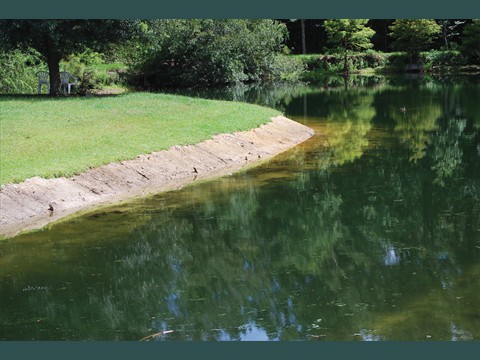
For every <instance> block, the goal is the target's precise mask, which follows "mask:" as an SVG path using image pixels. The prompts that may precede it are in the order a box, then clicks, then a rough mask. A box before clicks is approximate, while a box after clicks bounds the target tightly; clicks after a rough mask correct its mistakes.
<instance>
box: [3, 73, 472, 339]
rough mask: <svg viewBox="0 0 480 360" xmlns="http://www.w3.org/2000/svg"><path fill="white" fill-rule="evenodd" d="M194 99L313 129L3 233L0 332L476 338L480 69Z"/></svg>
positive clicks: (35, 335) (30, 335)
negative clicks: (250, 157) (260, 110)
mask: <svg viewBox="0 0 480 360" xmlns="http://www.w3.org/2000/svg"><path fill="white" fill-rule="evenodd" d="M197 95H201V96H207V97H213V98H226V99H235V100H240V101H250V102H257V103H261V104H265V105H268V106H272V107H276V108H278V109H280V110H282V111H283V112H284V113H285V114H286V116H287V117H290V118H292V119H294V120H297V121H299V122H301V123H304V124H306V125H308V126H310V127H311V128H313V129H315V131H316V135H315V136H314V137H312V138H311V139H309V140H308V141H306V142H305V143H303V144H301V145H299V146H297V147H295V148H293V149H291V150H289V151H287V152H285V153H282V154H281V155H279V156H277V157H275V158H274V159H273V160H271V161H269V162H266V163H264V164H262V165H261V166H258V167H255V168H252V169H250V170H248V171H243V172H241V173H238V174H234V175H231V176H227V177H224V178H220V179H216V180H212V181H208V182H203V183H198V184H195V185H192V186H189V187H186V188H184V189H183V190H180V191H174V192H168V193H164V194H158V195H155V196H152V197H149V198H145V199H137V200H134V201H130V202H128V203H125V204H121V205H116V206H111V207H109V208H107V209H101V210H98V211H96V212H94V213H90V214H87V215H84V216H81V217H76V218H73V219H70V220H68V221H63V222H60V223H58V224H55V225H53V226H49V227H48V228H46V229H44V230H42V231H37V232H33V233H30V234H25V235H20V236H17V237H15V238H12V239H9V240H6V241H3V242H1V243H0V339H1V340H140V339H144V338H147V339H152V340H158V341H171V340H177V341H178V340H181V341H188V340H213V341H229V340H264V341H267V340H280V341H286V340H309V341H336V340H348V341H369V340H425V341H428V340H445V341H456V340H467V341H468V340H479V339H480V281H479V279H480V81H479V79H478V78H474V77H470V78H467V77H458V78H444V79H435V80H432V79H427V78H418V79H416V78H404V77H402V78H376V77H370V78H365V79H364V78H352V79H350V80H349V81H348V82H346V83H345V84H340V86H339V87H326V86H323V85H322V86H305V85H302V86H301V85H275V86H270V87H255V86H253V87H244V88H232V89H226V90H225V89H223V90H222V91H220V90H218V91H210V92H209V93H203V94H200V92H197Z"/></svg>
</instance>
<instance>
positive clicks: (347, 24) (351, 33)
mask: <svg viewBox="0 0 480 360" xmlns="http://www.w3.org/2000/svg"><path fill="white" fill-rule="evenodd" d="M367 22H368V20H367V19H337V20H326V21H325V24H324V26H325V31H326V32H327V34H328V37H329V42H330V43H332V44H334V45H337V46H338V47H339V48H340V49H341V51H342V53H343V55H344V67H343V71H344V72H348V61H347V53H348V51H349V50H357V51H358V50H366V49H371V48H372V47H373V44H372V43H371V41H370V39H371V38H372V36H373V35H374V34H375V31H373V30H372V29H371V28H369V27H368V26H366V24H367Z"/></svg>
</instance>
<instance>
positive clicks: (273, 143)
mask: <svg viewBox="0 0 480 360" xmlns="http://www.w3.org/2000/svg"><path fill="white" fill-rule="evenodd" d="M312 135H313V130H312V129H310V128H308V127H306V126H304V125H301V124H299V123H297V122H295V121H292V120H289V119H287V118H285V117H282V116H279V117H275V118H272V121H271V122H269V123H268V124H266V125H262V126H260V127H259V128H256V129H253V130H250V131H245V132H237V133H233V134H221V135H217V136H214V137H213V138H212V139H209V140H206V141H203V142H201V143H199V144H196V145H188V146H174V147H172V148H170V149H169V150H164V151H159V152H156V153H152V154H147V155H140V156H138V157H137V158H136V159H134V160H128V161H122V162H119V163H112V164H108V165H105V166H102V167H99V168H95V169H91V170H89V171H86V172H84V173H82V174H80V175H77V176H73V177H70V178H57V179H43V178H39V177H34V178H31V179H28V180H26V181H24V182H22V183H20V184H7V185H3V186H2V187H1V188H0V236H1V237H12V236H14V235H16V234H18V233H19V232H22V231H26V230H33V229H39V228H41V227H43V226H45V225H46V224H48V223H50V222H53V221H56V220H58V219H60V218H62V217H65V216H67V215H71V214H73V213H76V212H78V211H81V210H87V209H90V208H94V207H97V206H100V205H105V204H109V203H114V202H118V201H121V200H125V199H128V198H132V197H135V196H145V195H148V194H152V193H158V192H161V191H167V190H174V189H179V188H181V187H182V186H184V185H186V184H188V183H191V182H193V181H198V180H202V179H208V178H213V177H217V176H221V175H226V174H229V173H231V172H234V171H237V170H239V169H241V168H243V167H245V166H247V165H250V164H252V163H255V162H259V161H262V160H266V159H269V158H271V157H273V156H275V155H277V154H279V153H280V152H283V151H284V150H287V149H289V148H291V147H293V146H295V145H297V144H299V143H301V142H303V141H305V140H307V139H308V138H310V137H311V136H312Z"/></svg>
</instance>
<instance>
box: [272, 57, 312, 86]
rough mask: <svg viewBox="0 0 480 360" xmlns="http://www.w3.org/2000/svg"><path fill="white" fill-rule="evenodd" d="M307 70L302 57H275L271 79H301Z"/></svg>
mask: <svg viewBox="0 0 480 360" xmlns="http://www.w3.org/2000/svg"><path fill="white" fill-rule="evenodd" d="M304 72H305V65H304V64H303V62H302V60H301V59H298V58H294V57H291V56H288V55H278V56H276V57H275V59H274V61H273V63H272V65H271V69H270V79H271V80H279V81H299V80H300V78H301V77H302V75H303V73H304Z"/></svg>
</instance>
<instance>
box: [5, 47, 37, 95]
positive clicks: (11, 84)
mask: <svg viewBox="0 0 480 360" xmlns="http://www.w3.org/2000/svg"><path fill="white" fill-rule="evenodd" d="M45 69H46V65H44V63H43V61H42V57H41V55H40V54H39V53H38V52H37V51H35V50H33V49H29V50H26V51H20V50H13V51H8V52H0V93H2V94H34V93H36V92H37V86H38V80H37V77H36V75H35V74H36V72H37V71H39V70H45Z"/></svg>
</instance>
